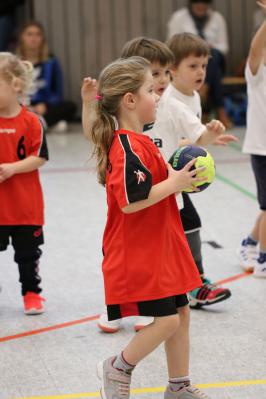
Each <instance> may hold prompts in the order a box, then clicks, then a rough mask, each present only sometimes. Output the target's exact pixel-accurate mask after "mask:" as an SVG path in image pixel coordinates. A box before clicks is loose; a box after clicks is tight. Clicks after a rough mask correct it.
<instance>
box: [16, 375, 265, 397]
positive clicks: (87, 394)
mask: <svg viewBox="0 0 266 399" xmlns="http://www.w3.org/2000/svg"><path fill="white" fill-rule="evenodd" d="M248 385H266V380H246V381H245V380H244V381H228V382H216V383H211V384H197V385H196V386H197V387H198V388H202V389H207V388H230V387H241V386H248ZM164 390H165V387H154V388H152V387H150V388H136V389H132V390H131V393H133V394H142V393H159V392H164ZM99 397H100V394H99V392H84V393H76V394H66V395H53V396H31V397H27V398H25V397H24V398H16V399H79V398H99Z"/></svg>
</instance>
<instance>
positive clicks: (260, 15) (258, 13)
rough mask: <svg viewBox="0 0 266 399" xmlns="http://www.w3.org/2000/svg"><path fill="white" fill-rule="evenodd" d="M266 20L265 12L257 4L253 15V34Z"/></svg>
mask: <svg viewBox="0 0 266 399" xmlns="http://www.w3.org/2000/svg"><path fill="white" fill-rule="evenodd" d="M264 20H265V12H264V11H263V10H262V9H261V7H259V6H258V5H257V9H256V10H255V12H254V15H253V34H255V33H256V32H257V30H258V29H259V28H260V26H261V25H262V24H263V22H264Z"/></svg>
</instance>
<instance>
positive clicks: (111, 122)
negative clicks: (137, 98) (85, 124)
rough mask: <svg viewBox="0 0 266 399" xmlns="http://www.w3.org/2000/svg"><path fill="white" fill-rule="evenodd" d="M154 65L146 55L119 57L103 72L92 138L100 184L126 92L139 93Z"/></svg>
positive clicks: (90, 138)
mask: <svg viewBox="0 0 266 399" xmlns="http://www.w3.org/2000/svg"><path fill="white" fill-rule="evenodd" d="M149 67H150V63H149V61H147V60H145V59H144V58H142V57H130V58H128V59H118V60H117V61H114V62H112V63H111V64H110V65H108V66H107V67H106V68H105V69H104V70H103V71H102V72H101V74H100V78H99V84H98V92H99V95H98V96H97V97H96V100H95V104H94V110H93V111H94V112H93V119H92V123H91V124H90V127H89V131H88V138H89V140H91V142H92V143H93V145H94V148H93V155H94V156H95V157H96V159H97V173H98V180H99V183H100V184H102V185H105V183H106V171H107V168H108V153H109V150H110V147H111V144H112V141H113V138H114V131H115V130H116V129H117V126H116V118H117V114H118V110H119V107H120V103H121V100H122V98H123V96H124V95H125V94H126V93H136V92H137V91H138V90H139V89H140V87H141V86H142V84H143V81H144V78H145V74H146V72H147V70H148V69H149Z"/></svg>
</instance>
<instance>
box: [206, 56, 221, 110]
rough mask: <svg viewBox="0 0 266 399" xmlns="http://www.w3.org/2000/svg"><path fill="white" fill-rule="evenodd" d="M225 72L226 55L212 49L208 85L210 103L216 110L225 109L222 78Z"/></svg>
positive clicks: (208, 68) (207, 75)
mask: <svg viewBox="0 0 266 399" xmlns="http://www.w3.org/2000/svg"><path fill="white" fill-rule="evenodd" d="M224 71H225V58H224V55H223V54H222V53H221V52H220V51H219V50H217V49H211V58H210V59H209V63H208V66H207V74H206V83H207V85H208V86H209V102H210V105H211V106H214V107H215V108H219V107H223V105H224V101H223V90H222V78H223V75H224Z"/></svg>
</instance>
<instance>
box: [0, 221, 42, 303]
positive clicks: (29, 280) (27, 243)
mask: <svg viewBox="0 0 266 399" xmlns="http://www.w3.org/2000/svg"><path fill="white" fill-rule="evenodd" d="M10 239H11V243H12V246H13V248H14V251H15V255H14V261H15V262H16V263H17V264H18V270H19V281H20V283H21V293H22V295H25V294H26V293H27V292H35V293H39V292H41V291H42V289H41V288H40V283H41V278H40V276H39V258H40V257H41V254H42V251H41V250H40V248H39V245H42V244H43V242H44V240H43V231H42V227H41V226H0V251H5V250H6V249H7V247H8V245H9V243H10Z"/></svg>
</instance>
